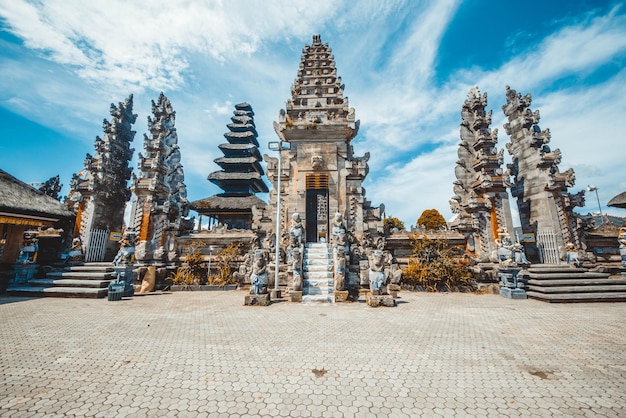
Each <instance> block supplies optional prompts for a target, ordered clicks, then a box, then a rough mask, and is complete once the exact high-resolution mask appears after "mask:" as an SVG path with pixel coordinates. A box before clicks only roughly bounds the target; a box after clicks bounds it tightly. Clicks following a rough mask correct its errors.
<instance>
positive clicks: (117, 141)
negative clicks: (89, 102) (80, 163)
mask: <svg viewBox="0 0 626 418" xmlns="http://www.w3.org/2000/svg"><path fill="white" fill-rule="evenodd" d="M110 113H111V116H112V118H111V121H110V122H109V121H107V120H106V119H105V120H104V122H103V123H102V128H103V130H104V137H103V138H100V137H99V136H98V137H96V140H95V142H94V148H95V151H96V152H95V155H93V156H92V155H90V154H87V156H86V158H85V163H84V164H85V167H84V169H83V170H82V171H81V172H80V173H79V174H74V176H73V178H72V182H71V190H70V193H69V195H68V202H69V204H70V205H74V210H75V211H76V228H75V233H74V237H80V239H81V242H82V245H83V248H84V249H85V251H86V260H87V261H102V260H105V259H106V260H112V259H113V257H114V256H115V254H116V253H117V250H118V248H119V244H118V243H117V242H116V241H112V240H109V237H108V233H109V232H121V230H122V225H123V223H124V209H125V207H126V202H127V201H128V199H129V198H130V189H129V187H128V180H129V179H130V176H131V172H132V169H131V168H130V166H129V162H130V160H131V158H132V156H133V152H134V149H132V148H130V143H131V142H132V141H133V139H134V137H135V131H133V130H132V129H131V128H132V125H133V124H134V123H135V120H136V119H137V115H135V114H133V95H132V94H131V95H130V96H129V97H128V98H127V99H126V100H125V101H124V102H123V103H119V104H118V106H115V105H114V104H111V110H110Z"/></svg>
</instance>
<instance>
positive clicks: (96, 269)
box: [65, 263, 113, 272]
mask: <svg viewBox="0 0 626 418" xmlns="http://www.w3.org/2000/svg"><path fill="white" fill-rule="evenodd" d="M65 270H66V271H90V272H111V271H113V266H112V265H111V264H110V263H109V264H107V265H106V266H94V265H91V264H86V265H82V266H70V267H66V268H65Z"/></svg>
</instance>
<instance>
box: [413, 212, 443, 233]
mask: <svg viewBox="0 0 626 418" xmlns="http://www.w3.org/2000/svg"><path fill="white" fill-rule="evenodd" d="M420 225H422V226H424V228H426V230H427V231H431V230H433V229H439V228H441V227H442V226H445V225H447V222H446V220H445V219H444V217H443V216H442V215H441V213H439V211H438V210H437V209H426V210H425V211H424V212H422V214H421V215H420V217H419V219H418V220H417V226H418V227H419V226H420Z"/></svg>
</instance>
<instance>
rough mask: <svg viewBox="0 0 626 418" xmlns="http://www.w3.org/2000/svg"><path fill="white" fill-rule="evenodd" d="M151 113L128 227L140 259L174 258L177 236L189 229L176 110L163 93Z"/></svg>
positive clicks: (140, 157) (133, 187)
mask: <svg viewBox="0 0 626 418" xmlns="http://www.w3.org/2000/svg"><path fill="white" fill-rule="evenodd" d="M152 114H153V116H152V117H150V116H148V130H149V131H150V136H147V135H145V134H144V140H143V147H144V152H145V155H144V154H142V153H139V158H138V164H137V165H138V168H139V177H137V176H135V175H133V180H132V186H131V190H132V192H133V194H134V200H133V204H132V208H131V221H130V228H129V229H130V231H132V232H134V236H135V240H136V248H135V257H136V259H137V260H138V261H139V262H150V261H163V260H168V261H174V260H175V259H176V257H177V251H176V246H175V242H174V240H175V237H177V236H179V235H180V233H181V232H183V231H184V230H185V229H189V226H186V222H185V217H186V216H187V215H188V214H189V203H188V202H187V188H186V186H185V183H184V181H185V174H184V172H183V166H182V164H181V163H180V159H181V155H180V148H179V146H178V135H177V133H176V128H175V126H174V125H175V118H176V112H174V110H173V108H172V105H171V103H170V101H169V100H168V99H167V97H165V95H164V94H163V93H161V94H160V95H159V99H158V101H157V102H156V103H155V102H154V100H153V101H152Z"/></svg>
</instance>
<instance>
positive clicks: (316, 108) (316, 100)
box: [275, 35, 359, 141]
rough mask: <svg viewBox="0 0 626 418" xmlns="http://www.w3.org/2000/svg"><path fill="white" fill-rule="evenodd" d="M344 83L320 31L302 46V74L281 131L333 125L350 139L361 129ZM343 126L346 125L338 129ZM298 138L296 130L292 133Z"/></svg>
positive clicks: (293, 89) (281, 117) (283, 115)
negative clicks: (311, 40)
mask: <svg viewBox="0 0 626 418" xmlns="http://www.w3.org/2000/svg"><path fill="white" fill-rule="evenodd" d="M343 90H344V85H343V84H342V83H341V77H338V76H337V69H336V68H335V57H334V56H333V54H332V50H331V48H330V47H329V46H328V43H325V44H322V41H321V37H320V35H315V36H313V43H312V44H311V45H306V46H305V47H304V49H303V50H302V57H301V59H300V66H299V68H298V77H297V78H296V79H295V81H294V83H293V85H292V87H291V99H290V100H288V101H287V106H286V110H281V111H280V115H279V125H278V126H275V129H277V131H282V130H284V129H285V128H295V129H297V130H304V131H305V132H303V134H306V131H307V130H312V129H324V130H328V131H329V132H328V134H330V133H331V132H330V129H331V126H332V130H333V131H334V132H335V134H337V135H342V136H343V139H345V140H346V141H350V140H351V139H352V138H354V137H355V136H356V134H357V132H358V128H359V121H357V120H355V116H354V108H351V107H350V106H349V104H348V98H347V97H344V96H343ZM338 127H343V129H337V128H338ZM290 137H291V138H292V140H296V139H297V138H296V137H295V135H294V134H292V135H290Z"/></svg>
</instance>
